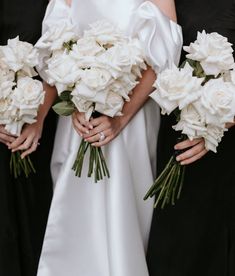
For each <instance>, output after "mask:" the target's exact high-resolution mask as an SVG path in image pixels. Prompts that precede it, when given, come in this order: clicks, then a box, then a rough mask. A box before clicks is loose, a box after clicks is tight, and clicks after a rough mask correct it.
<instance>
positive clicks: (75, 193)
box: [38, 0, 182, 276]
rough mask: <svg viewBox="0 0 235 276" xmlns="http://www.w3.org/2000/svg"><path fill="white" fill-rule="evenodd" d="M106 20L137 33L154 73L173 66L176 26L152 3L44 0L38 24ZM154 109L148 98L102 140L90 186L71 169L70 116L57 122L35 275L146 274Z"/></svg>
mask: <svg viewBox="0 0 235 276" xmlns="http://www.w3.org/2000/svg"><path fill="white" fill-rule="evenodd" d="M104 18H105V19H108V20H110V21H111V22H112V23H114V24H116V25H117V26H119V27H120V28H121V29H122V30H123V31H124V32H125V33H126V34H128V35H132V36H138V37H139V39H140V40H141V42H142V43H143V48H144V50H145V53H146V56H147V59H148V62H149V63H150V64H151V65H152V66H153V67H154V69H155V70H156V71H157V72H159V71H160V70H162V69H164V68H166V67H168V66H171V64H172V62H174V63H177V62H178V59H179V55H180V51H181V43H182V37H181V28H180V27H179V26H178V25H177V24H175V23H174V22H172V21H170V20H169V19H168V18H167V17H166V16H164V15H163V14H162V13H161V11H160V10H159V9H158V7H157V6H155V5H154V4H153V3H151V2H149V1H142V0H112V1H111V0H73V1H72V6H71V8H70V7H68V6H67V5H66V4H65V1H64V0H51V1H50V4H49V5H48V9H47V13H46V16H45V18H44V22H43V29H44V30H46V29H47V28H48V26H49V25H51V24H53V23H56V22H58V20H72V21H73V22H74V23H75V24H76V25H77V28H78V31H79V32H80V33H82V32H83V30H84V29H86V28H88V24H89V23H92V22H94V21H96V20H99V19H104ZM159 118H160V116H159V108H158V107H157V105H156V103H155V102H153V100H151V99H149V101H148V102H147V103H146V104H145V105H144V107H143V108H142V109H141V110H140V111H139V112H138V113H137V114H136V115H135V117H134V118H133V119H132V120H131V122H130V123H129V124H128V126H126V128H125V129H124V130H123V131H122V132H121V133H120V134H119V136H118V137H117V138H116V139H115V140H113V141H112V142H111V143H110V144H109V145H106V146H105V147H103V151H104V154H105V156H106V161H107V164H108V167H109V169H110V174H111V177H110V178H109V179H107V178H106V179H104V180H103V181H100V182H99V183H97V184H95V183H94V181H93V178H87V176H86V173H87V168H86V164H85V167H84V168H83V173H84V174H83V175H82V177H81V178H78V177H75V175H74V171H72V170H71V168H72V165H73V162H74V160H75V157H76V154H77V150H78V147H79V144H80V141H81V140H80V139H81V138H80V137H79V136H78V135H77V133H76V132H75V131H74V129H73V127H72V124H71V118H67V117H66V118H61V119H60V120H59V124H58V129H57V134H56V139H55V147H54V154H53V159H52V174H53V180H54V184H55V190H54V197H53V201H52V205H51V210H50V215H49V220H48V225H47V230H46V234H45V240H44V245H43V249H42V255H41V259H40V264H39V268H38V276H147V275H148V270H147V266H146V261H145V250H146V247H147V242H148V236H149V230H150V224H151V218H152V211H153V201H152V200H148V201H144V200H143V197H144V195H145V193H146V191H147V189H148V188H149V187H150V185H151V184H152V183H153V180H154V178H155V168H156V144H157V134H158V129H159V123H160V122H159Z"/></svg>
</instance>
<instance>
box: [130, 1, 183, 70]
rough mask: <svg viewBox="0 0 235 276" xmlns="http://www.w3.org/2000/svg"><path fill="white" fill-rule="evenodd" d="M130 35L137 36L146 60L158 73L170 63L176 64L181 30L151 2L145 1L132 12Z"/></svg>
mask: <svg viewBox="0 0 235 276" xmlns="http://www.w3.org/2000/svg"><path fill="white" fill-rule="evenodd" d="M131 24H132V27H131V31H130V32H131V33H130V35H131V36H132V37H137V38H138V39H139V40H140V42H141V44H142V47H143V49H144V51H145V56H146V61H147V62H148V64H149V65H151V66H152V68H154V70H155V71H156V72H157V73H158V72H160V71H162V70H164V69H166V68H169V67H171V66H172V64H173V63H174V64H176V65H178V62H179V59H180V54H181V49H182V41H183V39H182V30H181V27H180V26H179V25H178V24H176V23H175V22H173V21H171V20H170V19H169V18H168V17H167V16H165V15H164V14H163V13H162V12H161V10H160V9H159V8H158V7H157V6H156V5H155V4H153V3H152V2H150V1H146V2H144V3H143V4H141V5H140V6H139V7H138V9H137V10H136V11H135V12H134V14H133V18H132V21H131Z"/></svg>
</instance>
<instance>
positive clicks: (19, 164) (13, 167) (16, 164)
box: [10, 151, 36, 178]
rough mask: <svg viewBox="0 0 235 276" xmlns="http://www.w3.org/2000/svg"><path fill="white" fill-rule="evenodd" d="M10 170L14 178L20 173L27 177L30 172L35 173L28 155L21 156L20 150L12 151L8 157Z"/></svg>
mask: <svg viewBox="0 0 235 276" xmlns="http://www.w3.org/2000/svg"><path fill="white" fill-rule="evenodd" d="M10 171H11V173H12V175H13V176H14V178H18V177H19V176H20V175H21V174H22V173H24V175H25V176H26V177H29V175H30V174H31V173H36V170H35V168H34V166H33V163H32V161H31V159H30V157H29V156H26V157H25V158H24V159H22V158H21V151H17V152H13V153H12V154H11V159H10Z"/></svg>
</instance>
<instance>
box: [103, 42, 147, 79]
mask: <svg viewBox="0 0 235 276" xmlns="http://www.w3.org/2000/svg"><path fill="white" fill-rule="evenodd" d="M100 60H101V62H103V63H104V64H107V65H108V66H109V67H110V68H114V69H115V70H116V71H119V75H122V74H123V73H131V70H132V67H133V66H134V65H138V64H142V63H143V62H144V60H143V58H142V56H141V54H140V52H138V51H137V50H136V48H135V47H134V46H133V45H132V46H131V45H129V44H118V45H115V46H114V47H112V48H110V49H108V50H107V51H106V52H105V53H104V54H103V55H102V56H101V57H100Z"/></svg>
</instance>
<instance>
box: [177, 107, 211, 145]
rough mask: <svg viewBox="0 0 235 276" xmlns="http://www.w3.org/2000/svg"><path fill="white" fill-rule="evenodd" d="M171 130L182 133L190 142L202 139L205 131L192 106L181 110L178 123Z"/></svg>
mask: <svg viewBox="0 0 235 276" xmlns="http://www.w3.org/2000/svg"><path fill="white" fill-rule="evenodd" d="M173 129H175V130H176V131H182V133H183V134H185V135H187V136H188V138H189V139H190V140H193V139H195V138H199V137H202V136H203V135H204V133H205V132H206V131H207V129H206V126H205V124H204V120H203V119H202V118H201V116H200V114H199V113H198V112H197V110H196V109H195V107H194V105H192V104H190V105H188V106H187V107H185V108H184V109H182V110H181V114H180V121H179V122H178V123H177V124H176V125H175V126H173Z"/></svg>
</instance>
